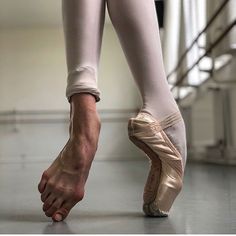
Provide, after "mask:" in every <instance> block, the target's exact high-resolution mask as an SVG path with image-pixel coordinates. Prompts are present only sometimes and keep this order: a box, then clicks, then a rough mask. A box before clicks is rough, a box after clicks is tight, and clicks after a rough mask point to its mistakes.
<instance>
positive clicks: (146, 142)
mask: <svg viewBox="0 0 236 236" xmlns="http://www.w3.org/2000/svg"><path fill="white" fill-rule="evenodd" d="M181 119H183V118H182V115H181V113H180V111H177V112H175V113H173V114H170V115H169V116H167V117H165V118H164V119H162V120H161V121H158V120H156V119H155V118H154V117H153V116H152V115H151V114H149V113H147V112H142V111H141V112H139V113H138V115H137V116H136V117H134V118H130V119H129V121H128V136H129V139H130V140H131V141H132V142H133V143H134V144H135V145H136V146H137V147H138V148H140V149H141V150H142V151H144V152H145V154H146V156H147V157H148V159H149V164H150V170H149V174H148V178H147V181H146V184H145V187H144V193H143V212H144V213H145V215H147V216H156V217H164V216H168V214H169V211H170V208H171V206H172V204H173V202H174V200H175V199H176V197H177V195H178V194H179V192H180V191H181V189H182V185H183V174H184V164H183V160H182V157H181V155H180V152H179V151H178V150H177V148H176V147H175V146H174V145H173V143H172V142H171V141H170V139H169V138H168V136H167V135H166V133H165V132H164V131H163V130H164V129H165V128H168V127H170V126H172V125H174V124H176V123H177V122H179V121H180V120H181Z"/></svg>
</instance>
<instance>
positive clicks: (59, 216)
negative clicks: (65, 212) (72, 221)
mask: <svg viewBox="0 0 236 236" xmlns="http://www.w3.org/2000/svg"><path fill="white" fill-rule="evenodd" d="M54 219H55V220H56V221H61V220H62V215H61V214H56V215H55V217H54Z"/></svg>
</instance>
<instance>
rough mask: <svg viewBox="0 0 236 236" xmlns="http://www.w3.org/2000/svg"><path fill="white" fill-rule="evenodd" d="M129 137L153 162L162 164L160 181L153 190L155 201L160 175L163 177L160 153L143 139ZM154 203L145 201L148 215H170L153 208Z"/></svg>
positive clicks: (144, 208) (144, 206)
mask: <svg viewBox="0 0 236 236" xmlns="http://www.w3.org/2000/svg"><path fill="white" fill-rule="evenodd" d="M129 139H130V140H131V141H132V142H133V143H134V144H135V145H136V146H137V147H138V148H140V149H141V150H142V151H143V152H144V153H145V154H146V155H147V156H148V158H149V159H150V160H151V161H153V162H155V161H158V162H159V165H160V170H159V171H160V173H159V176H158V177H159V179H158V183H157V184H156V186H155V190H154V191H153V192H154V196H153V197H154V199H153V201H154V200H155V197H156V194H157V190H158V186H159V182H160V177H161V162H160V159H159V157H158V155H157V154H156V153H155V152H154V151H153V150H152V149H151V148H150V147H149V146H148V145H147V144H145V143H144V142H142V141H141V140H139V139H137V138H136V137H135V136H129ZM152 204H153V202H150V203H145V202H144V203H143V212H144V214H145V215H146V216H152V217H167V216H168V214H167V213H163V212H161V211H159V210H153V208H152Z"/></svg>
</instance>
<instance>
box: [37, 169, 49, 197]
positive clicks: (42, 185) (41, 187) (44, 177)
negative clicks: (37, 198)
mask: <svg viewBox="0 0 236 236" xmlns="http://www.w3.org/2000/svg"><path fill="white" fill-rule="evenodd" d="M47 180H48V175H47V173H46V172H43V175H42V177H41V180H40V182H39V184H38V190H39V192H40V193H43V191H44V190H45V187H46V184H47Z"/></svg>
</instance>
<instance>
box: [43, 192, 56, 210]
mask: <svg viewBox="0 0 236 236" xmlns="http://www.w3.org/2000/svg"><path fill="white" fill-rule="evenodd" d="M55 200H56V198H55V196H54V195H53V194H50V196H48V198H47V199H46V200H45V202H44V204H43V211H44V212H46V211H47V210H48V209H49V208H50V207H51V205H52V204H53V203H54V202H55Z"/></svg>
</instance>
